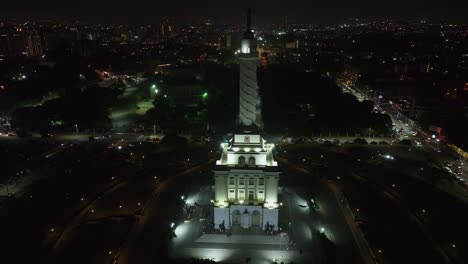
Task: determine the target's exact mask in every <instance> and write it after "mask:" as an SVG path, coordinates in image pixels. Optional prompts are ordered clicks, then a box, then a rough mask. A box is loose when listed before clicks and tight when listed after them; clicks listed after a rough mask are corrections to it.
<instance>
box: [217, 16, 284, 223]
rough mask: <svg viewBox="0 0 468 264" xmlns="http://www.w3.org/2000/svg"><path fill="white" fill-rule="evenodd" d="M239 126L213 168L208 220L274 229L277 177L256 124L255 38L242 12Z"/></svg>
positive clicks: (258, 122)
mask: <svg viewBox="0 0 468 264" xmlns="http://www.w3.org/2000/svg"><path fill="white" fill-rule="evenodd" d="M239 60H240V85H239V89H240V93H239V127H238V131H237V132H235V133H234V135H233V137H232V138H231V139H230V140H229V142H227V143H221V149H222V153H221V158H220V159H219V160H218V161H217V162H216V169H215V170H214V178H215V200H214V224H215V227H221V226H223V227H224V228H226V229H231V228H235V227H236V226H239V227H242V228H251V227H254V228H255V227H258V228H261V229H274V230H278V180H279V175H280V172H279V171H278V164H277V162H276V161H275V160H274V157H273V148H274V145H273V144H267V143H266V140H265V139H263V137H262V136H261V135H260V133H259V131H260V130H261V127H262V120H261V108H260V96H259V94H258V85H257V61H258V53H257V50H256V40H255V37H254V34H253V32H252V30H251V13H250V10H249V11H248V12H247V29H246V31H245V33H244V37H243V38H242V40H241V52H240V54H239Z"/></svg>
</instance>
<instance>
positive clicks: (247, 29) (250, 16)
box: [245, 8, 252, 34]
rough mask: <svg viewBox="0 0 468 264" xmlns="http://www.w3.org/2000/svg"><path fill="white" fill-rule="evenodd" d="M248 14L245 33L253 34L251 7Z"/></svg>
mask: <svg viewBox="0 0 468 264" xmlns="http://www.w3.org/2000/svg"><path fill="white" fill-rule="evenodd" d="M246 15H247V26H246V30H245V33H246V34H251V33H252V9H251V8H247V12H246Z"/></svg>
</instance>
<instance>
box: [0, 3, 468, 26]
mask: <svg viewBox="0 0 468 264" xmlns="http://www.w3.org/2000/svg"><path fill="white" fill-rule="evenodd" d="M246 7H253V8H255V9H256V10H257V12H256V13H257V14H256V20H257V22H258V23H280V22H283V21H284V20H285V18H286V17H287V18H288V19H289V20H290V21H292V22H318V23H321V22H324V23H334V22H342V21H345V20H346V19H350V18H382V17H386V18H392V19H398V18H401V19H408V18H412V19H420V18H421V19H424V18H427V19H436V20H440V19H442V20H450V21H467V20H468V16H467V15H466V12H467V10H468V1H466V0H445V1H436V0H426V1H424V0H393V1H378V0H353V1H349V0H327V1H313V0H289V1H279V0H269V1H267V0H257V1H245V0H240V1H232V2H231V1H220V0H218V1H214V0H200V1H194V0H170V1H169V0H167V1H159V0H153V1H142V0H133V1H123V0H114V1H108V0H101V1H94V0H93V1H92V0H80V1H76V2H72V1H63V0H62V1H58V0H43V1H34V0H25V1H6V2H3V3H2V8H1V9H0V18H1V19H11V18H18V19H26V18H33V19H80V20H89V21H93V22H112V23H115V22H121V23H151V22H153V21H157V20H160V19H162V18H174V19H180V20H192V19H194V18H203V17H204V18H206V19H213V20H214V21H215V22H221V23H222V22H229V23H232V22H240V21H241V20H240V19H241V17H242V9H243V8H246Z"/></svg>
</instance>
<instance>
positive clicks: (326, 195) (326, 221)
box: [278, 159, 374, 264]
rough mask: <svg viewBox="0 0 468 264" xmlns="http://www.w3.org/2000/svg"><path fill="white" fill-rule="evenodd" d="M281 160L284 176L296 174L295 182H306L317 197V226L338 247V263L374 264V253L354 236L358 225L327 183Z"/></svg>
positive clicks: (315, 197)
mask: <svg viewBox="0 0 468 264" xmlns="http://www.w3.org/2000/svg"><path fill="white" fill-rule="evenodd" d="M278 161H279V162H280V163H281V164H283V165H285V166H283V168H284V170H283V172H284V175H287V176H288V177H297V179H296V181H298V182H301V184H302V186H304V187H305V186H306V184H307V188H308V190H309V191H312V192H313V195H314V199H315V200H316V201H317V203H318V204H319V207H320V208H319V209H318V210H317V211H316V213H317V216H316V217H317V219H318V221H316V223H318V224H320V226H317V227H316V228H317V229H319V228H322V227H323V228H324V229H325V235H326V236H327V237H328V238H329V239H330V240H331V241H332V242H333V243H334V244H335V245H336V246H337V253H336V263H368V264H370V263H374V262H373V260H372V255H371V252H370V251H366V250H361V248H366V245H360V244H362V241H361V240H359V239H357V238H356V236H355V235H354V233H355V232H357V231H356V230H353V229H355V228H356V225H354V224H352V225H350V223H348V222H347V221H346V218H347V212H346V211H342V208H341V207H340V206H339V204H338V203H339V201H338V200H337V199H336V196H335V195H334V193H333V191H332V189H330V187H329V186H328V184H327V183H325V182H323V181H322V180H319V179H318V178H317V176H314V175H312V174H311V173H310V172H309V171H307V170H304V169H302V168H299V167H297V166H295V165H294V164H291V163H289V162H288V161H287V160H285V159H278ZM348 217H349V216H348ZM358 245H359V246H358Z"/></svg>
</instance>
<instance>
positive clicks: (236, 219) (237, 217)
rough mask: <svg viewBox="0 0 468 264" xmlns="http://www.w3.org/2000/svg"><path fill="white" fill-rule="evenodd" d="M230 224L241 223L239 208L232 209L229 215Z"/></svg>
mask: <svg viewBox="0 0 468 264" xmlns="http://www.w3.org/2000/svg"><path fill="white" fill-rule="evenodd" d="M231 222H232V225H240V224H241V212H240V211H239V210H234V211H233V212H232V216H231Z"/></svg>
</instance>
